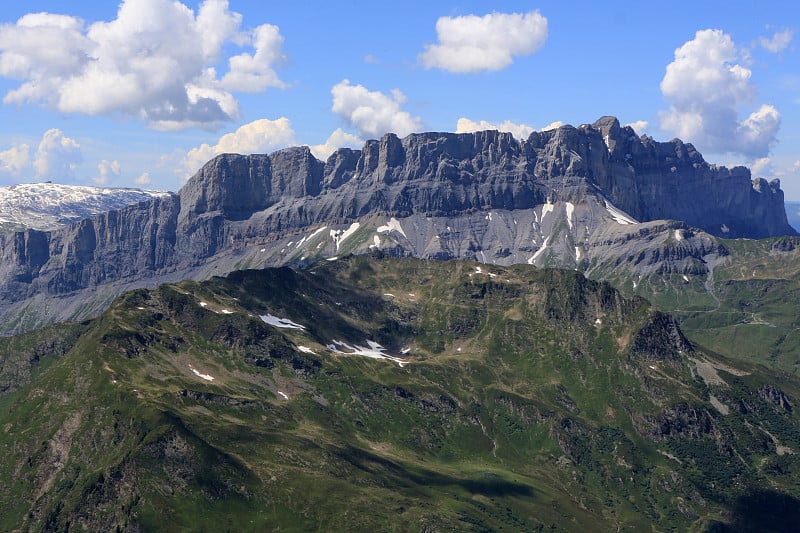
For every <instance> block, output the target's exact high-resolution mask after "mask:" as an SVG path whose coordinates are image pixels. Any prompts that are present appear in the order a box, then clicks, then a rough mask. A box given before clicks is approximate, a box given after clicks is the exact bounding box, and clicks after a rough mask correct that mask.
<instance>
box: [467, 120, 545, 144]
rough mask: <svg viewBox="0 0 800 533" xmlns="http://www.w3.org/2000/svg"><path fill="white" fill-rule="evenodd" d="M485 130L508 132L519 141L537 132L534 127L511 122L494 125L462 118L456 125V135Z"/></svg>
mask: <svg viewBox="0 0 800 533" xmlns="http://www.w3.org/2000/svg"><path fill="white" fill-rule="evenodd" d="M485 130H497V131H507V132H509V133H511V134H512V135H514V137H516V138H517V139H527V138H528V136H529V135H530V134H531V133H533V132H534V131H536V129H535V128H533V127H532V126H528V125H527V124H515V123H514V122H511V121H510V120H506V121H504V122H501V123H499V124H493V123H491V122H487V121H485V120H481V121H480V122H475V121H474V120H470V119H468V118H464V117H462V118H460V119H458V123H457V124H456V133H472V132H474V131H485Z"/></svg>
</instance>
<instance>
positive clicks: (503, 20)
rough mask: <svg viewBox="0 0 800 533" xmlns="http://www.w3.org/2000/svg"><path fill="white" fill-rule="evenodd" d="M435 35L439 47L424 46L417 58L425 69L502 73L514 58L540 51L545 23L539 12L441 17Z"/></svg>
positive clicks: (544, 33) (545, 35) (545, 31)
mask: <svg viewBox="0 0 800 533" xmlns="http://www.w3.org/2000/svg"><path fill="white" fill-rule="evenodd" d="M436 35H437V37H438V39H439V42H438V44H428V45H425V51H424V52H422V53H421V54H420V55H419V60H420V62H421V63H422V64H423V65H424V66H425V67H426V68H440V69H443V70H447V71H450V72H458V73H467V72H480V71H484V70H501V69H504V68H506V67H507V66H509V65H510V64H511V63H512V62H513V61H514V57H519V56H527V55H531V54H533V53H534V52H536V51H537V50H538V49H539V48H541V47H542V45H543V44H544V42H545V40H547V19H546V18H545V17H543V16H542V15H541V14H540V13H539V11H531V12H529V13H524V14H521V13H511V14H506V13H491V14H489V15H484V16H482V17H479V16H476V15H466V16H463V17H440V18H439V20H437V21H436Z"/></svg>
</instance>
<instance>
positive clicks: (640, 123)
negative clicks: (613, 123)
mask: <svg viewBox="0 0 800 533" xmlns="http://www.w3.org/2000/svg"><path fill="white" fill-rule="evenodd" d="M649 125H650V123H649V122H647V121H646V120H636V121H634V122H629V123H628V124H625V126H630V127H631V128H633V131H635V132H636V133H638V134H642V133H644V132H645V131H647V127H648V126H649Z"/></svg>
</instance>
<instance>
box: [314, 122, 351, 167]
mask: <svg viewBox="0 0 800 533" xmlns="http://www.w3.org/2000/svg"><path fill="white" fill-rule="evenodd" d="M362 144H364V140H363V139H361V138H359V137H357V136H356V135H353V134H351V133H347V132H346V131H344V130H342V128H336V131H334V132H333V133H331V135H330V137H328V140H327V141H325V142H324V143H322V144H315V145H313V146H309V148H310V149H311V153H312V154H314V157H316V158H317V159H321V160H322V161H325V160H326V159H328V157H329V156H330V155H331V154H332V153H333V152H335V151H336V150H337V149H339V148H343V147H345V146H346V147H348V148H357V147H359V146H361V145H362Z"/></svg>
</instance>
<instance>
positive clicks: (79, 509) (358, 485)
mask: <svg viewBox="0 0 800 533" xmlns="http://www.w3.org/2000/svg"><path fill="white" fill-rule="evenodd" d="M267 315H271V316H273V317H277V318H281V319H285V320H288V321H291V322H284V323H283V324H284V325H286V324H290V325H291V324H294V325H295V328H294V329H290V328H286V327H275V326H272V325H269V324H267V323H266V322H265V321H264V320H262V319H261V318H259V317H260V316H267ZM299 326H303V327H302V328H300V327H299ZM62 327H63V328H65V331H67V330H68V331H72V332H73V333H72V334H73V335H74V336H75V338H74V342H72V343H71V344H70V348H69V349H68V350H66V351H65V353H64V355H63V356H61V357H59V358H57V359H54V360H53V362H52V364H50V365H49V366H47V367H46V368H41V369H40V370H38V371H37V372H34V373H33V374H32V375H30V377H28V378H25V380H27V381H28V382H27V384H26V385H25V386H24V387H22V388H20V389H18V390H17V391H16V392H15V393H14V396H13V397H11V396H9V395H8V394H6V395H5V396H0V398H10V399H8V400H6V406H5V407H4V408H3V409H2V410H0V479H5V480H10V481H9V482H8V483H4V484H0V509H3V512H2V513H0V530H4V531H5V530H39V529H44V530H64V529H70V530H90V531H97V530H113V529H115V528H119V529H121V530H160V529H167V530H191V531H225V530H229V531H243V530H244V531H246V530H251V531H278V530H280V531H309V530H337V531H342V530H353V531H409V530H412V531H417V530H418V531H448V530H467V531H502V530H505V531H540V530H543V529H556V530H586V531H607V530H610V529H617V528H619V529H622V530H636V531H642V530H687V529H694V530H703V529H708V528H714V529H715V530H719V531H724V530H725V529H726V528H734V529H735V528H738V527H743V526H746V525H747V523H746V521H747V520H751V519H757V520H759V524H761V526H763V527H765V528H766V529H767V530H768V529H769V528H770V527H773V530H780V529H781V528H782V527H783V526H784V522H782V520H783V521H788V522H786V523H789V524H792V523H795V522H792V521H794V520H796V519H797V518H798V516H797V507H796V503H797V500H796V498H797V497H798V495H800V486H799V485H798V483H799V482H800V463H798V460H797V459H796V457H797V456H796V455H795V454H794V452H796V451H800V419H798V415H797V414H796V412H795V410H794V407H793V406H794V405H795V398H797V397H798V393H800V387H798V382H797V381H796V380H794V379H793V378H789V377H786V376H781V375H779V374H775V373H772V372H770V371H767V370H765V369H763V368H759V367H751V366H746V365H744V364H742V363H732V362H731V361H727V360H723V358H722V357H721V356H717V355H714V354H712V353H705V352H703V351H702V350H700V349H696V348H693V347H692V346H691V345H690V344H689V343H688V342H687V341H686V339H685V338H684V337H683V335H682V334H681V332H680V330H679V329H678V328H677V326H676V323H675V321H674V320H673V319H672V318H670V317H669V316H667V315H663V314H661V313H659V312H657V311H655V310H654V309H652V308H651V307H650V306H649V305H648V304H647V303H646V302H645V301H643V300H641V299H633V300H626V299H623V298H622V297H621V296H620V295H619V293H617V292H616V291H615V290H613V289H612V288H611V287H610V286H608V285H606V284H601V283H596V282H592V281H589V280H586V279H585V278H584V277H583V276H581V275H580V274H578V273H576V272H568V271H558V270H544V271H541V270H536V269H533V268H530V267H525V266H518V267H509V268H495V267H487V266H484V265H480V266H478V265H477V264H476V263H469V262H427V261H419V260H412V259H389V258H384V257H367V256H362V257H348V258H343V259H340V260H338V261H333V262H324V263H323V264H319V265H318V266H317V267H316V268H313V269H311V270H309V271H304V272H296V271H292V270H289V269H285V268H284V269H271V270H265V271H244V272H237V273H234V274H232V275H231V276H229V277H228V278H225V279H221V278H215V279H212V280H210V281H208V282H204V283H200V284H198V283H194V282H183V283H180V284H177V285H165V286H162V287H160V288H159V289H157V290H154V291H144V290H140V291H134V292H131V293H128V294H126V295H124V296H123V297H121V298H120V299H118V300H117V301H116V302H115V304H114V305H113V306H112V307H111V308H110V309H109V310H108V311H107V312H106V313H105V314H104V315H102V316H101V317H100V318H98V319H97V320H95V321H93V322H91V323H88V324H86V325H84V326H62ZM69 328H75V329H69ZM337 341H338V343H337ZM370 341H371V342H373V343H379V344H380V345H381V346H382V347H384V348H385V351H384V352H382V353H384V354H389V355H391V357H393V358H395V359H378V358H370V357H366V356H364V355H346V354H339V353H336V351H340V352H346V351H349V350H348V349H347V348H346V347H345V345H349V346H356V345H358V346H360V347H363V348H364V350H362V351H364V352H367V350H366V349H367V348H370ZM4 346H6V345H0V354H2V355H3V357H4V358H5V359H6V360H8V361H12V360H14V361H17V362H18V364H21V363H19V361H20V360H21V359H20V358H21V357H23V356H22V355H15V354H21V353H22V351H19V350H13V349H8V350H5V351H3V349H4ZM372 347H373V350H372V351H371V352H367V353H371V354H372V355H373V356H375V357H378V356H380V353H381V352H380V350H377V349H375V345H374V344H373V345H372ZM376 352H378V353H376ZM398 361H399V362H402V364H398ZM211 378H213V379H211ZM25 380H23V381H25ZM753 502H760V505H759V506H758V507H757V509H758V511H753V510H752V509H751V508H750V506H751V504H752V503H753ZM793 505H794V507H793ZM776 506H777V507H776ZM745 508H747V509H748V512H743V511H742V510H743V509H745ZM776 509H777V510H778V511H780V510H783V511H784V512H783V513H782V514H781V513H778V512H777V511H776ZM786 509H788V511H786Z"/></svg>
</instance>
